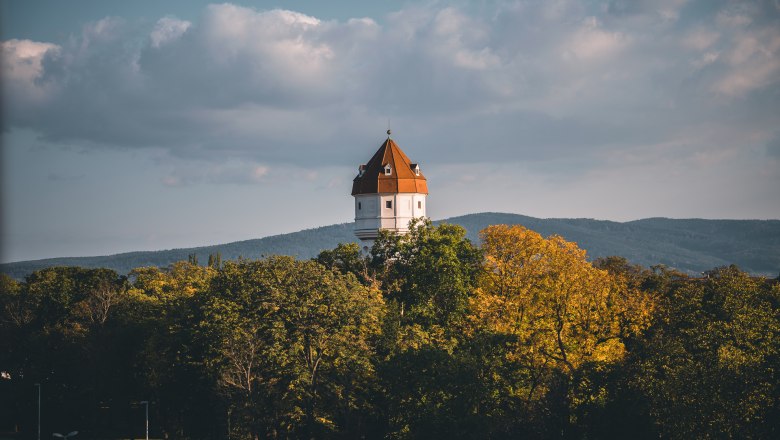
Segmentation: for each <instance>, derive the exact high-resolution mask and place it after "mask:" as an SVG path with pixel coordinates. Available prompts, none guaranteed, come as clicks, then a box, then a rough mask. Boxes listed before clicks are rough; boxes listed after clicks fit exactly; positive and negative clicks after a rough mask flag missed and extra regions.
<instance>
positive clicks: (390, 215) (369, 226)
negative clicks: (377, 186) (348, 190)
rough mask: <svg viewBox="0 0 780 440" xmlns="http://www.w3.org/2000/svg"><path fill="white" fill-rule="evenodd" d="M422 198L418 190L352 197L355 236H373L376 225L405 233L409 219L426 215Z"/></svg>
mask: <svg viewBox="0 0 780 440" xmlns="http://www.w3.org/2000/svg"><path fill="white" fill-rule="evenodd" d="M426 197H427V196H426V195H425V194H419V193H400V194H361V195H357V196H355V235H357V236H358V237H359V238H361V239H364V240H365V239H371V238H376V236H377V234H378V230H379V229H380V228H381V229H388V230H391V231H394V232H396V233H405V232H407V231H408V230H409V222H410V221H411V220H412V219H413V218H418V217H425V216H426V214H425V213H426V208H427V206H426V201H427V200H426ZM387 202H391V203H390V208H388V207H387Z"/></svg>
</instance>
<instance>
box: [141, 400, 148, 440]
mask: <svg viewBox="0 0 780 440" xmlns="http://www.w3.org/2000/svg"><path fill="white" fill-rule="evenodd" d="M141 405H145V406H146V440H149V401H148V400H142V401H141Z"/></svg>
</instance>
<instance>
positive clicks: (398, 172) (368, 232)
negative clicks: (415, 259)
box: [352, 130, 428, 247]
mask: <svg viewBox="0 0 780 440" xmlns="http://www.w3.org/2000/svg"><path fill="white" fill-rule="evenodd" d="M352 195H353V196H354V197H355V235H357V237H358V238H360V240H361V242H362V243H363V246H366V247H371V246H372V245H373V244H374V240H375V239H376V238H377V237H378V236H379V230H380V229H387V230H389V231H393V232H395V233H398V234H405V233H406V232H408V231H409V222H410V221H411V220H412V219H413V218H418V217H425V204H426V197H427V196H428V183H427V181H426V180H425V176H423V174H422V172H421V171H420V166H419V165H418V164H416V163H412V161H410V160H409V158H408V157H407V156H406V154H404V152H403V151H401V149H400V148H398V145H396V143H395V142H393V140H392V139H390V130H387V140H386V141H385V142H384V143H383V144H382V146H381V147H379V150H377V152H376V153H374V156H373V157H371V160H369V161H368V163H367V164H365V165H360V168H359V170H358V175H357V177H355V179H354V180H353V182H352Z"/></svg>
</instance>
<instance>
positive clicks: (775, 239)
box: [0, 212, 780, 279]
mask: <svg viewBox="0 0 780 440" xmlns="http://www.w3.org/2000/svg"><path fill="white" fill-rule="evenodd" d="M442 222H446V223H453V224H457V225H461V226H463V227H464V228H466V230H467V231H468V237H469V238H470V239H471V240H473V241H477V240H478V234H479V231H480V230H481V229H483V228H485V227H487V226H489V225H495V224H510V225H513V224H520V225H523V226H525V227H527V228H529V229H532V230H534V231H537V232H539V233H540V234H542V235H544V236H548V235H551V234H558V235H561V236H563V237H564V238H566V239H567V240H569V241H574V242H577V244H578V245H579V246H580V247H581V248H583V249H586V250H587V251H588V256H589V258H591V259H593V258H598V257H604V256H609V255H620V256H623V257H626V258H627V259H628V260H629V261H631V262H632V263H635V264H641V265H643V266H646V267H649V266H653V265H657V264H663V265H666V266H669V267H673V268H676V269H678V270H681V271H684V272H688V273H701V272H702V271H705V270H709V269H712V268H715V267H718V266H723V265H729V264H736V265H737V266H739V267H740V268H742V269H743V270H745V271H747V272H750V273H752V274H755V275H765V276H771V277H776V276H778V273H780V220H703V219H668V218H648V219H643V220H635V221H630V222H622V223H621V222H613V221H608V220H593V219H539V218H534V217H527V216H524V215H519V214H506V213H494V212H484V213H479V214H469V215H463V216H459V217H452V218H448V219H444V220H439V221H436V222H435V223H442ZM355 241H357V240H356V239H355V237H354V235H353V234H352V223H344V224H338V225H331V226H323V227H320V228H315V229H306V230H303V231H300V232H293V233H290V234H282V235H274V236H270V237H265V238H258V239H253V240H244V241H236V242H233V243H226V244H218V245H212V246H202V247H194V248H186V249H171V250H162V251H141V252H127V253H122V254H116V255H108V256H96V257H63V258H47V259H43V260H31V261H20V262H15V263H6V264H2V265H0V272H3V273H6V274H8V275H10V276H12V277H14V278H17V279H21V278H24V277H25V276H27V275H29V274H30V273H32V272H33V271H35V270H38V269H42V268H45V267H50V266H82V267H107V268H110V269H114V270H116V271H117V272H119V273H122V274H125V273H127V272H129V271H130V270H131V269H133V268H136V267H143V266H161V267H164V266H168V265H169V264H171V263H173V262H176V261H181V260H186V259H187V256H188V255H190V254H193V253H195V254H197V256H198V258H199V260H200V261H201V263H204V262H205V261H207V260H208V256H209V254H214V253H217V252H220V253H221V254H222V259H223V260H232V259H236V258H239V257H244V258H250V259H255V258H261V257H263V256H268V255H275V254H280V255H295V256H297V257H298V258H311V257H314V256H316V255H317V254H318V253H319V252H320V251H322V250H324V249H332V248H334V247H336V245H337V244H338V243H344V242H355Z"/></svg>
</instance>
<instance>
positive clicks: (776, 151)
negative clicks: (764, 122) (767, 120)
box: [766, 132, 780, 158]
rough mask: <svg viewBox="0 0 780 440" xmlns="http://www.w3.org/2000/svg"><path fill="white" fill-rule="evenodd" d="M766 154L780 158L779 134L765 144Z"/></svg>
mask: <svg viewBox="0 0 780 440" xmlns="http://www.w3.org/2000/svg"><path fill="white" fill-rule="evenodd" d="M766 152H767V155H769V156H770V157H777V158H780V132H779V133H776V134H775V136H774V138H772V139H770V140H769V142H767V143H766Z"/></svg>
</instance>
